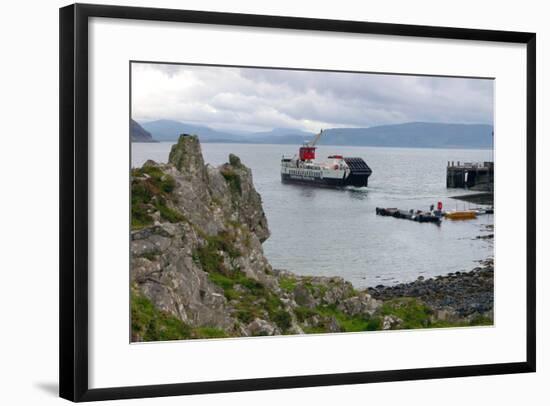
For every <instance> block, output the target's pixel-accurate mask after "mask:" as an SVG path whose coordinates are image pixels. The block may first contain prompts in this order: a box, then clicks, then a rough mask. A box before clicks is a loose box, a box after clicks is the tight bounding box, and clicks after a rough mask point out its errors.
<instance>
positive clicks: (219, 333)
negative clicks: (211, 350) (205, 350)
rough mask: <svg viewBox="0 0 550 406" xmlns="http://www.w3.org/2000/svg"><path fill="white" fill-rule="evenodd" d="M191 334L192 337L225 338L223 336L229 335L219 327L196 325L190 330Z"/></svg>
mask: <svg viewBox="0 0 550 406" xmlns="http://www.w3.org/2000/svg"><path fill="white" fill-rule="evenodd" d="M192 336H193V338H198V339H200V338H225V337H229V335H228V334H227V333H226V332H225V331H223V330H221V329H219V328H215V327H197V328H194V329H193V331H192Z"/></svg>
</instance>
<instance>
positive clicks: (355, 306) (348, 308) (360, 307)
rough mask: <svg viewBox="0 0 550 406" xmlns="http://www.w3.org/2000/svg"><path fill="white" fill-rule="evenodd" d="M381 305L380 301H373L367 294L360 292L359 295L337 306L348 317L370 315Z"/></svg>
mask: <svg viewBox="0 0 550 406" xmlns="http://www.w3.org/2000/svg"><path fill="white" fill-rule="evenodd" d="M381 304H382V302H381V301H378V300H376V299H373V298H372V296H371V295H369V294H368V293H364V292H361V293H359V295H357V296H354V297H350V298H349V299H345V300H344V301H343V302H342V303H340V304H339V305H338V309H339V310H340V311H342V312H344V313H346V314H349V315H350V316H357V315H369V316H370V315H372V314H374V312H376V310H377V309H378V308H379V307H380V305H381Z"/></svg>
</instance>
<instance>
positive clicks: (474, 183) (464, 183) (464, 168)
mask: <svg viewBox="0 0 550 406" xmlns="http://www.w3.org/2000/svg"><path fill="white" fill-rule="evenodd" d="M493 184H494V163H493V162H482V163H480V162H462V163H461V162H460V161H457V162H455V161H448V162H447V187H448V188H462V189H471V190H481V191H489V192H492V191H493V187H494V186H493Z"/></svg>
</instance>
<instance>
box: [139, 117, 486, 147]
mask: <svg viewBox="0 0 550 406" xmlns="http://www.w3.org/2000/svg"><path fill="white" fill-rule="evenodd" d="M142 126H143V127H144V128H145V129H146V130H147V131H149V132H150V133H151V134H152V135H153V137H154V138H155V139H156V140H159V141H175V140H177V139H178V136H179V135H180V134H182V133H187V134H195V135H197V136H198V137H199V139H200V140H201V142H219V143H245V144H292V145H297V144H302V143H304V142H306V141H309V140H311V139H312V138H313V137H314V136H315V134H313V133H308V132H305V131H302V130H298V129H292V128H275V129H273V130H271V131H266V132H255V133H247V134H246V133H242V132H240V133H239V134H235V133H231V132H222V131H217V130H213V129H211V128H209V127H206V126H197V125H193V124H186V123H181V122H179V121H172V120H157V121H151V122H148V123H142ZM492 131H493V126H491V125H487V124H446V123H421V122H418V123H404V124H392V125H382V126H376V127H369V128H330V129H326V130H325V134H324V136H323V138H321V140H320V141H319V144H320V145H352V146H353V145H356V146H379V147H409V148H479V149H484V148H491V147H492V145H493V138H492Z"/></svg>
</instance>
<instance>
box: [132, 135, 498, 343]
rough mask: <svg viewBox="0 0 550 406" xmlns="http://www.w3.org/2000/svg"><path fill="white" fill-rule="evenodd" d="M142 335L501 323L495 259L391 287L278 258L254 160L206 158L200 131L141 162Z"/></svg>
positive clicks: (137, 268) (138, 272)
mask: <svg viewBox="0 0 550 406" xmlns="http://www.w3.org/2000/svg"><path fill="white" fill-rule="evenodd" d="M131 187H132V230H131V243H130V249H131V275H130V276H131V313H132V315H131V319H132V323H131V324H132V340H133V341H158V340H176V339H193V338H219V337H242V336H264V335H279V334H304V333H336V332H352V331H372V330H389V329H411V328H427V327H451V326H469V325H483V324H492V306H493V305H492V298H493V278H492V272H493V271H492V262H490V263H489V262H487V263H484V264H482V265H481V266H480V267H479V269H475V270H473V271H472V272H464V273H456V274H452V275H447V276H444V277H440V278H435V279H428V280H422V279H419V280H417V281H416V282H413V283H411V284H401V285H396V286H392V287H384V286H381V285H380V286H377V287H375V288H369V289H365V290H356V289H355V288H354V287H353V286H352V284H351V283H350V282H348V281H345V280H344V279H342V278H340V277H311V276H299V275H295V274H293V273H292V272H289V271H284V270H276V269H273V268H272V267H271V265H270V264H269V261H268V260H267V258H266V257H265V256H264V253H263V248H262V243H263V242H264V241H265V240H266V239H267V238H269V235H270V234H269V227H268V224H267V218H266V216H265V213H264V211H263V207H262V201H261V196H260V195H259V194H258V192H257V191H256V190H255V188H254V184H253V181H252V172H251V170H250V169H249V168H247V167H246V166H245V165H244V164H243V163H242V162H241V161H240V159H239V158H238V157H236V156H234V155H232V154H230V155H229V159H228V162H227V163H225V164H223V165H220V166H219V167H212V166H210V165H205V163H204V161H203V157H202V153H201V149H200V144H199V141H198V139H197V137H195V136H181V137H180V139H179V141H178V143H177V144H176V145H174V146H173V147H172V150H171V152H170V157H169V163H168V164H157V163H155V162H152V161H148V162H146V163H145V164H144V165H143V167H141V168H136V169H133V170H132V185H131Z"/></svg>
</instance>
